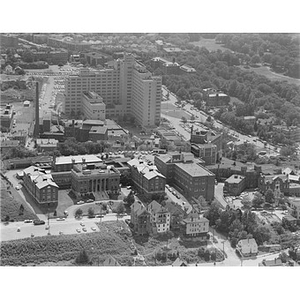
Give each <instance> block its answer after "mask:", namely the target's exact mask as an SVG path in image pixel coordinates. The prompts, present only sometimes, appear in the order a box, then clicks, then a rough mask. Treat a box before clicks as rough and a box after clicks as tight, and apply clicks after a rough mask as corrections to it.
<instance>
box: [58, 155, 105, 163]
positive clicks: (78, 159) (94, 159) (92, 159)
mask: <svg viewBox="0 0 300 300" xmlns="http://www.w3.org/2000/svg"><path fill="white" fill-rule="evenodd" d="M72 159H74V163H75V164H78V163H83V160H85V163H87V164H88V163H98V162H99V163H100V162H102V159H101V158H99V157H98V156H96V155H93V154H87V155H73V156H72V155H71V156H59V157H56V158H55V165H64V164H72Z"/></svg>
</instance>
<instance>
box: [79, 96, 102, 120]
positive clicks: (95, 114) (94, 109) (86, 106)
mask: <svg viewBox="0 0 300 300" xmlns="http://www.w3.org/2000/svg"><path fill="white" fill-rule="evenodd" d="M105 111H106V108H105V104H104V102H103V98H102V97H100V96H99V95H98V94H97V93H95V92H91V91H88V92H83V95H82V113H83V115H84V116H85V117H86V118H87V119H90V120H102V121H105V116H106V112H105Z"/></svg>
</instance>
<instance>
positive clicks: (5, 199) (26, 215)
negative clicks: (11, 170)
mask: <svg viewBox="0 0 300 300" xmlns="http://www.w3.org/2000/svg"><path fill="white" fill-rule="evenodd" d="M0 198H1V220H3V219H4V218H5V216H9V217H10V219H12V220H15V221H24V220H26V219H36V218H37V216H36V215H35V214H34V212H33V211H32V210H31V209H30V208H29V207H28V206H27V205H26V203H25V202H24V201H22V199H21V196H20V195H19V194H18V193H17V192H16V191H15V190H14V189H13V188H9V190H7V189H6V185H5V182H4V181H3V180H1V197H0ZM21 204H22V205H23V207H24V212H23V214H22V215H19V212H20V211H19V209H20V206H21Z"/></svg>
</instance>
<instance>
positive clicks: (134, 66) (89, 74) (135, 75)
mask: <svg viewBox="0 0 300 300" xmlns="http://www.w3.org/2000/svg"><path fill="white" fill-rule="evenodd" d="M65 87H66V97H65V102H64V112H65V114H66V115H70V116H72V115H76V114H78V113H80V112H81V111H82V99H83V93H84V92H88V91H93V92H95V93H97V94H98V95H99V96H101V97H102V98H103V102H104V103H105V105H106V117H107V118H112V119H116V118H118V117H119V116H122V115H132V116H133V117H134V118H135V120H136V122H137V123H138V124H140V125H142V126H143V127H153V126H157V125H159V122H160V111H161V97H162V93H161V87H162V79H161V77H160V76H152V74H151V73H150V72H149V71H148V70H147V69H146V67H145V66H144V65H142V64H141V63H138V62H137V61H135V59H134V56H133V55H131V54H124V58H123V59H117V60H114V61H112V62H109V63H107V67H106V68H105V69H102V70H94V71H92V70H89V69H85V68H83V69H81V70H80V72H79V74H78V75H70V76H69V77H68V78H67V79H66V83H65Z"/></svg>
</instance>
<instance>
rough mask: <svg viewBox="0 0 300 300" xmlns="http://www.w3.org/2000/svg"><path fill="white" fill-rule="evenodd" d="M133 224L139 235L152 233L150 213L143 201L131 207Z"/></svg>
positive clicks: (136, 202)
mask: <svg viewBox="0 0 300 300" xmlns="http://www.w3.org/2000/svg"><path fill="white" fill-rule="evenodd" d="M131 223H132V225H133V230H134V232H135V233H136V234H137V235H147V234H149V232H150V213H149V212H148V211H147V209H146V207H145V206H144V205H143V203H142V202H141V201H135V202H134V203H133V204H132V205H131Z"/></svg>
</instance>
